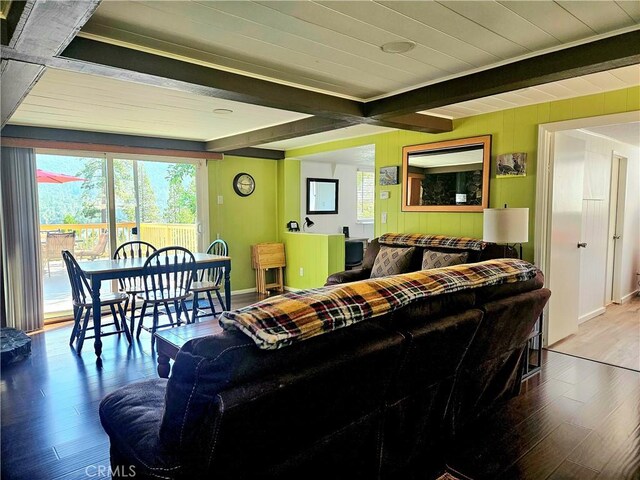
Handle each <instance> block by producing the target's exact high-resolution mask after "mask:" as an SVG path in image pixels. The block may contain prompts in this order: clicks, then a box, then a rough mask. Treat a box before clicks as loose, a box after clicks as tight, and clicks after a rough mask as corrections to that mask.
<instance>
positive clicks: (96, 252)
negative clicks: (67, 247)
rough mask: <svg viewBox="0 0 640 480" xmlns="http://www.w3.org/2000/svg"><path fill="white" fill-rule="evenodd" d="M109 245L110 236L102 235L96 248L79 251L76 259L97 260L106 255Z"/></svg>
mask: <svg viewBox="0 0 640 480" xmlns="http://www.w3.org/2000/svg"><path fill="white" fill-rule="evenodd" d="M107 243H109V234H108V233H101V234H100V236H99V237H98V243H96V245H95V247H93V248H89V249H82V250H78V251H77V252H76V257H78V258H82V259H86V260H95V259H96V258H99V257H101V256H102V255H104V252H105V250H106V249H107Z"/></svg>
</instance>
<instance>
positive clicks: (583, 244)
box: [578, 242, 587, 248]
mask: <svg viewBox="0 0 640 480" xmlns="http://www.w3.org/2000/svg"><path fill="white" fill-rule="evenodd" d="M578 248H587V244H586V242H582V243H579V244H578Z"/></svg>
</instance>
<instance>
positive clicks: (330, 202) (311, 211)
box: [307, 178, 338, 215]
mask: <svg viewBox="0 0 640 480" xmlns="http://www.w3.org/2000/svg"><path fill="white" fill-rule="evenodd" d="M335 213H338V180H333V179H330V178H307V214H308V215H322V214H335Z"/></svg>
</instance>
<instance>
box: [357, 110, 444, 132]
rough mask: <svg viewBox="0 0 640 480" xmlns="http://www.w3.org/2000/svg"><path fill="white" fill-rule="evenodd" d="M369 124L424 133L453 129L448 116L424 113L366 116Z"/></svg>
mask: <svg viewBox="0 0 640 480" xmlns="http://www.w3.org/2000/svg"><path fill="white" fill-rule="evenodd" d="M366 118H367V122H366V123H369V121H371V125H379V126H381V127H390V128H398V129H400V130H413V131H416V132H424V133H444V132H451V131H452V130H453V121H452V120H451V119H450V118H443V117H436V116H434V115H424V114H421V113H407V114H404V115H398V116H396V117H388V118H387V117H384V118H375V119H374V118H372V117H366ZM410 126H411V127H412V128H409V127H410Z"/></svg>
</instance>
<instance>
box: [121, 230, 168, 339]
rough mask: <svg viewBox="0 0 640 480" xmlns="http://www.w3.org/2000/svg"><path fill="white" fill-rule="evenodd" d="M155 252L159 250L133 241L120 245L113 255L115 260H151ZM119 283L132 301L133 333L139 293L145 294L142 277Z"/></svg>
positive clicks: (139, 241) (148, 244) (124, 279)
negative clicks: (150, 256) (150, 257)
mask: <svg viewBox="0 0 640 480" xmlns="http://www.w3.org/2000/svg"><path fill="white" fill-rule="evenodd" d="M155 251H157V248H156V247H154V246H153V245H151V244H150V243H147V242H143V241H141V240H133V241H131V242H126V243H123V244H122V245H120V246H119V247H118V248H117V249H116V251H115V253H114V254H113V259H114V260H122V259H127V258H149V255H151V254H152V253H153V252H155ZM118 282H119V284H120V290H121V291H123V292H125V293H126V294H127V295H129V299H130V301H131V323H130V330H131V331H132V332H133V331H134V327H135V321H136V296H137V295H138V294H139V293H142V292H144V284H143V282H142V277H131V278H121V279H119V280H118ZM128 306H129V304H128V302H127V304H126V305H125V310H127V309H128Z"/></svg>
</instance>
